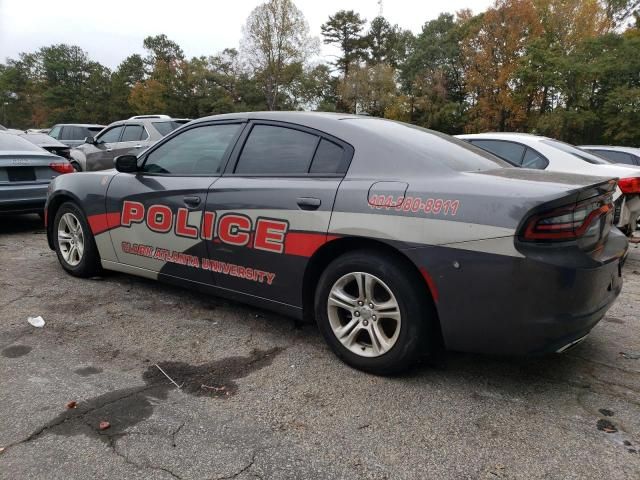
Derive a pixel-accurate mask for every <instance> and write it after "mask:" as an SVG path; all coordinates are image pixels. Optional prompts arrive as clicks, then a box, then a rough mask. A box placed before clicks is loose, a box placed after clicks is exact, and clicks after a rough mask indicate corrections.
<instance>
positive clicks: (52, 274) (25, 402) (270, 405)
mask: <svg viewBox="0 0 640 480" xmlns="http://www.w3.org/2000/svg"><path fill="white" fill-rule="evenodd" d="M639 308H640V249H638V247H637V246H633V247H632V250H631V254H630V258H629V260H628V263H627V265H626V267H625V286H624V289H623V292H622V295H621V297H620V298H619V300H618V302H617V303H616V305H615V306H614V307H613V308H612V309H611V310H610V312H609V313H608V314H607V316H606V318H605V319H604V320H603V321H602V322H600V324H599V325H598V326H597V327H596V328H595V329H594V331H593V332H592V334H591V335H590V337H588V339H587V340H586V341H585V342H584V343H582V344H581V345H579V346H578V347H576V348H575V349H573V350H572V351H570V352H568V353H566V354H564V355H561V356H555V355H554V356H549V357H545V358H538V359H513V358H508V359H505V358H493V357H486V356H476V355H467V354H459V353H448V354H446V355H445V356H443V358H442V359H440V360H439V361H437V362H436V363H435V364H424V365H421V366H419V367H417V368H416V369H414V370H413V371H411V372H410V373H408V374H406V375H404V376H401V377H397V378H380V377H374V376H370V375H366V374H363V373H361V372H358V371H355V370H352V369H350V368H349V367H347V366H345V365H344V364H342V363H341V362H339V361H338V360H337V359H336V358H335V357H334V356H333V354H332V353H331V352H330V350H329V349H328V347H327V346H326V345H325V344H324V342H323V340H322V338H321V337H320V335H319V333H318V332H317V330H316V328H315V326H313V325H303V326H298V325H295V324H294V323H293V322H292V321H291V320H290V319H287V318H284V317H281V316H278V315H275V314H271V313H267V312H263V311H260V310H257V309H253V308H249V307H246V306H243V305H240V304H236V303H232V302H227V301H224V300H221V299H217V298H206V297H202V296H199V295H196V294H192V293H191V292H189V291H185V290H181V289H178V288H174V287H171V286H167V285H163V284H159V283H153V282H151V281H147V280H143V279H138V278H134V277H130V276H126V275H121V274H107V275H106V276H105V277H103V278H96V279H93V280H80V279H76V278H73V277H71V276H69V275H67V274H65V273H64V272H63V270H62V269H61V268H60V267H59V265H58V262H57V260H56V257H55V255H54V253H53V252H51V251H50V250H49V249H48V247H47V245H46V238H45V235H44V231H43V228H42V226H41V224H40V221H39V219H38V217H36V216H33V217H30V216H27V217H6V218H2V219H1V220H0V386H1V387H0V448H3V449H4V450H3V451H2V453H0V478H3V479H4V478H6V479H23V478H48V479H53V478H61V479H62V478H64V479H68V478H78V479H80V478H82V479H86V478H93V479H97V478H127V479H132V478H141V479H172V478H179V479H231V478H236V479H252V478H264V479H267V478H269V479H271V478H276V479H281V478H282V479H315V478H322V479H324V478H331V479H333V478H358V479H360V478H372V479H404V478H407V479H423V478H438V479H440V478H456V479H457V478H482V479H485V478H489V479H493V478H518V479H533V478H545V479H550V478H553V479H555V478H563V479H565V478H611V479H623V478H624V479H633V478H639V477H640V329H639V327H640V319H639V318H638V311H639ZM31 315H41V316H42V317H43V318H44V320H45V322H46V325H45V326H44V328H41V329H38V328H34V327H32V326H31V325H29V324H28V323H27V318H28V317H29V316H31ZM156 364H157V365H158V366H160V367H161V368H163V370H165V372H167V374H169V376H171V377H172V378H173V379H174V380H176V382H178V383H179V384H180V385H181V388H180V389H177V388H176V387H175V386H174V385H173V384H172V383H171V382H170V381H169V380H168V379H167V378H166V377H164V376H163V375H162V373H161V372H160V370H159V369H158V368H157V367H156V366H155V365H156ZM70 401H75V402H77V406H76V408H72V409H68V408H66V405H67V403H68V402H70ZM103 421H106V422H109V424H110V428H108V429H106V430H100V427H99V425H100V422H103Z"/></svg>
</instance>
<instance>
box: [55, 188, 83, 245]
mask: <svg viewBox="0 0 640 480" xmlns="http://www.w3.org/2000/svg"><path fill="white" fill-rule="evenodd" d="M65 202H73V203H75V204H76V205H77V206H78V208H79V209H80V210H82V213H83V214H84V215H85V217H86V212H85V211H84V209H83V208H82V204H81V203H80V200H79V199H78V197H76V196H75V195H73V194H72V193H70V192H67V191H63V192H59V193H56V194H55V195H54V196H52V197H51V198H50V199H49V201H48V202H47V210H46V212H45V215H46V218H47V243H48V244H49V248H50V249H51V250H55V245H54V244H53V222H54V220H55V218H56V213H58V209H59V208H60V206H61V205H62V204H63V203H65Z"/></svg>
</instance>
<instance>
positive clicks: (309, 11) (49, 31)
mask: <svg viewBox="0 0 640 480" xmlns="http://www.w3.org/2000/svg"><path fill="white" fill-rule="evenodd" d="M260 3H262V2H261V0H224V1H220V0H171V1H167V0H155V1H143V0H107V1H95V2H87V1H81V0H58V1H51V0H0V62H4V61H5V59H6V58H7V57H11V58H17V56H18V54H19V53H20V52H32V51H34V50H36V49H38V48H39V47H42V46H46V45H51V44H55V43H68V44H74V45H79V46H80V47H82V48H83V49H84V50H86V51H87V52H88V53H89V56H90V57H91V58H92V59H93V60H97V61H99V62H100V63H102V64H104V65H106V66H108V67H110V68H115V67H116V66H117V65H118V64H119V63H120V62H121V61H122V60H123V59H124V58H125V57H126V56H128V55H130V54H131V53H136V52H137V53H142V52H143V49H142V40H143V39H144V38H145V37H146V36H148V35H157V34H160V33H165V34H166V35H167V36H168V37H169V38H170V39H172V40H174V41H176V42H177V43H178V44H179V45H180V46H181V47H182V49H183V50H184V52H185V54H186V55H187V56H188V57H192V56H199V55H211V54H214V53H216V52H218V51H220V50H222V49H224V48H228V47H235V48H237V47H238V44H239V41H240V37H241V35H242V26H243V25H244V23H245V21H246V18H247V16H248V15H249V13H250V12H251V10H252V9H253V8H255V7H256V6H257V5H259V4H260ZM295 3H296V5H297V6H298V8H300V9H301V10H302V12H303V13H304V15H305V17H306V19H307V21H308V22H309V27H310V29H311V33H312V35H315V36H318V37H320V25H322V24H323V23H324V22H326V21H327V18H328V17H329V15H331V14H333V13H335V12H336V11H338V10H340V9H345V10H349V9H353V10H355V11H356V12H358V13H360V14H361V15H362V16H364V17H365V18H366V19H367V20H371V19H372V18H374V17H375V16H376V15H377V14H378V11H379V5H378V1H377V0H296V1H295ZM491 3H493V2H491V1H488V0H448V1H447V2H430V1H426V0H422V1H420V0H393V1H390V0H383V13H384V16H385V17H386V18H387V19H388V20H389V21H390V22H391V23H392V24H394V23H397V24H398V25H400V26H401V27H403V28H408V29H410V30H412V31H413V32H415V33H417V32H419V31H420V29H421V27H422V25H423V24H424V22H425V21H428V20H432V19H434V18H436V17H437V16H438V14H439V13H441V12H443V11H447V12H451V13H455V12H456V11H458V10H460V9H463V8H470V9H471V10H473V11H474V12H475V13H478V12H480V11H482V10H484V9H485V8H486V7H487V6H489V5H490V4H491ZM331 53H334V52H333V51H332V50H331V49H329V48H327V47H325V46H323V47H322V54H323V55H324V56H326V55H329V54H331Z"/></svg>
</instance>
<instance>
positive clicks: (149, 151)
mask: <svg viewBox="0 0 640 480" xmlns="http://www.w3.org/2000/svg"><path fill="white" fill-rule="evenodd" d="M246 123H247V120H246V119H228V120H217V121H215V120H212V121H208V122H201V123H195V124H193V125H190V126H189V127H188V128H176V129H175V130H173V131H171V132H169V133H168V134H167V135H166V136H164V137H162V139H160V140H159V141H157V142H156V143H154V144H153V146H151V147H149V148H148V149H147V150H145V151H144V153H143V154H142V155H141V156H140V157H138V168H139V171H138V172H137V175H143V176H149V177H211V178H219V177H221V176H223V174H224V171H225V169H226V168H227V166H228V164H229V159H230V158H231V155H232V154H233V152H234V150H235V148H236V147H237V145H238V139H239V138H240V137H241V136H242V133H243V132H244V130H245V129H246ZM229 124H238V125H240V128H239V129H238V132H236V135H235V137H234V139H233V140H232V141H231V144H230V145H229V147H227V151H226V152H225V156H224V157H223V158H222V161H221V162H220V166H221V168H220V172H219V173H217V174H212V173H180V174H176V173H159V172H143V171H142V169H143V168H144V165H145V164H146V163H147V158H148V157H149V155H151V154H152V153H153V152H154V151H155V150H157V149H158V148H160V147H161V146H162V145H164V144H165V143H166V142H168V141H170V140H171V139H172V138H173V137H175V136H177V135H180V134H182V133H184V132H186V131H188V130H191V129H194V128H201V127H209V126H212V125H229Z"/></svg>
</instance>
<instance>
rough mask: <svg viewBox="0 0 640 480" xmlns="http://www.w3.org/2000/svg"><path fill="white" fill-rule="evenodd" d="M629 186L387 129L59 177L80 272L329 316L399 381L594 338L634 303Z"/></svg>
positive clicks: (258, 139)
mask: <svg viewBox="0 0 640 480" xmlns="http://www.w3.org/2000/svg"><path fill="white" fill-rule="evenodd" d="M615 188H616V182H615V180H612V179H611V178H606V177H588V176H581V175H574V174H569V173H551V172H543V171H536V170H529V169H518V168H511V167H509V165H508V164H507V163H506V162H504V161H502V160H500V159H498V158H497V157H495V156H493V155H491V154H489V153H487V152H485V151H483V150H481V149H479V148H477V147H474V146H472V145H470V144H468V143H466V142H463V141H461V140H457V139H455V138H452V137H449V136H446V135H443V134H440V133H437V132H433V131H429V130H425V129H422V128H417V127H413V126H410V125H407V124H402V123H397V122H392V121H387V120H382V119H375V118H370V117H362V116H353V115H339V114H320V113H304V112H293V113H292V112H268V113H242V114H228V115H219V116H213V117H208V118H203V119H200V120H198V121H195V122H192V123H191V124H189V125H187V126H185V127H183V128H181V129H179V130H176V131H175V132H173V133H171V134H170V135H168V136H167V137H166V138H164V139H163V140H161V141H160V142H158V143H157V144H155V145H154V146H152V147H151V148H149V149H148V150H147V151H145V152H144V153H143V154H141V155H140V156H139V157H135V156H131V155H125V156H120V157H118V158H117V159H116V170H110V171H101V172H90V173H87V174H71V175H65V176H63V177H60V178H57V179H56V180H55V181H54V183H53V185H52V189H51V193H50V195H49V197H48V201H47V206H46V209H47V215H48V224H47V236H48V241H49V245H50V247H51V248H52V249H53V250H55V252H56V254H57V257H58V259H59V261H60V264H61V265H62V268H64V269H65V270H66V271H67V272H69V273H70V274H72V275H75V276H79V277H89V276H93V275H96V274H97V273H98V272H99V271H100V269H101V268H102V269H108V270H116V271H120V272H126V273H130V274H133V275H139V276H143V277H147V278H152V279H159V280H163V281H167V282H171V283H174V284H178V285H182V286H184V287H186V288H189V289H194V290H198V291H200V292H203V293H204V294H213V295H220V296H225V297H228V298H231V299H236V300H240V301H244V302H248V303H251V304H254V305H258V306H260V307H263V308H269V309H272V310H275V311H277V312H281V313H284V314H287V315H292V316H294V317H297V318H300V319H303V318H304V319H315V321H316V322H317V324H318V326H319V328H320V330H321V332H322V334H323V335H324V337H325V339H326V341H327V342H328V344H329V345H330V346H331V348H332V349H333V351H334V352H335V353H336V354H337V356H338V357H340V358H341V359H343V360H344V361H345V362H346V363H348V364H349V365H351V366H354V367H356V368H359V369H362V370H365V371H369V372H373V373H377V374H391V373H394V372H398V371H400V370H402V369H404V368H407V367H408V366H409V365H411V364H412V363H413V362H414V361H415V360H416V359H417V358H418V357H419V356H421V355H425V354H428V353H429V352H431V351H432V350H433V349H434V348H438V347H440V346H444V347H446V348H449V349H455V350H463V351H471V352H490V353H499V354H539V353H545V352H558V351H563V350H565V349H567V348H568V347H570V346H572V345H574V344H575V343H577V342H579V341H580V340H581V339H583V338H584V337H585V336H586V335H587V334H588V333H589V332H590V330H591V329H592V328H593V326H594V325H595V324H596V323H597V322H598V321H599V320H600V319H601V318H602V317H603V315H604V314H605V312H606V311H607V309H608V308H609V307H610V306H611V304H612V303H613V301H614V300H615V298H616V296H617V295H618V294H619V292H620V289H621V282H622V280H621V264H622V262H623V260H624V258H625V255H626V251H627V240H626V238H625V237H624V235H622V233H621V232H620V231H619V230H618V229H616V228H615V227H613V226H612V217H613V207H612V194H613V192H614V190H615Z"/></svg>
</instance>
